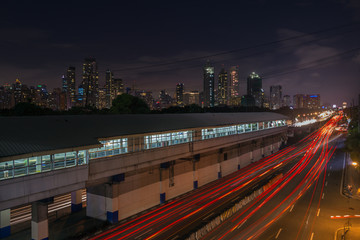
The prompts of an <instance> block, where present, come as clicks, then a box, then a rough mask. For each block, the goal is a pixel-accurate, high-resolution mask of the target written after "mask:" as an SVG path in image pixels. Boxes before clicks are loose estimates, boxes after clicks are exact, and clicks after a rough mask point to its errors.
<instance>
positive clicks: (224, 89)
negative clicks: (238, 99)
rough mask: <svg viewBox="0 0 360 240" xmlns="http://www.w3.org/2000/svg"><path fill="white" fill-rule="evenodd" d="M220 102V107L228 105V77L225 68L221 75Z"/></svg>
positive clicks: (219, 86)
mask: <svg viewBox="0 0 360 240" xmlns="http://www.w3.org/2000/svg"><path fill="white" fill-rule="evenodd" d="M218 101H219V104H220V105H224V104H227V101H228V77H227V72H226V71H225V69H224V68H223V69H221V71H220V73H219V83H218Z"/></svg>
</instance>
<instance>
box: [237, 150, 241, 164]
mask: <svg viewBox="0 0 360 240" xmlns="http://www.w3.org/2000/svg"><path fill="white" fill-rule="evenodd" d="M240 149H241V145H240V144H239V145H238V149H237V170H240V168H241V167H240V158H241V151H240Z"/></svg>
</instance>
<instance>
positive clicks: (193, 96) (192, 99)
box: [184, 91, 200, 106]
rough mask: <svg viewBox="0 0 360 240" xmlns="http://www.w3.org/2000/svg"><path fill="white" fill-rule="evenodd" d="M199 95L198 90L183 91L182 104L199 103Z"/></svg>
mask: <svg viewBox="0 0 360 240" xmlns="http://www.w3.org/2000/svg"><path fill="white" fill-rule="evenodd" d="M199 102H200V96H199V91H191V92H184V105H185V106H186V105H191V104H196V105H199Z"/></svg>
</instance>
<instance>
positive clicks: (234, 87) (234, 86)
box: [229, 66, 241, 102]
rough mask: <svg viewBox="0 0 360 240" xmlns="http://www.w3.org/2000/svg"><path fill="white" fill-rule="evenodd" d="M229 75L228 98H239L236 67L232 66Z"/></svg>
mask: <svg viewBox="0 0 360 240" xmlns="http://www.w3.org/2000/svg"><path fill="white" fill-rule="evenodd" d="M229 75H230V84H229V92H230V93H229V95H230V96H229V97H230V98H231V99H236V98H240V97H241V95H240V81H239V68H238V67H237V66H232V67H231V68H230V71H229ZM231 102H234V100H232V101H231ZM235 102H237V101H235Z"/></svg>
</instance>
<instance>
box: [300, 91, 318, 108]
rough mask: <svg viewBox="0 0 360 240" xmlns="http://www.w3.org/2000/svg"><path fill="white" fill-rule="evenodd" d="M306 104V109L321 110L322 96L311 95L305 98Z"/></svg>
mask: <svg viewBox="0 0 360 240" xmlns="http://www.w3.org/2000/svg"><path fill="white" fill-rule="evenodd" d="M305 99H306V102H305V104H304V107H306V108H309V109H317V108H320V106H321V104H320V94H309V95H306V97H305Z"/></svg>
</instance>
